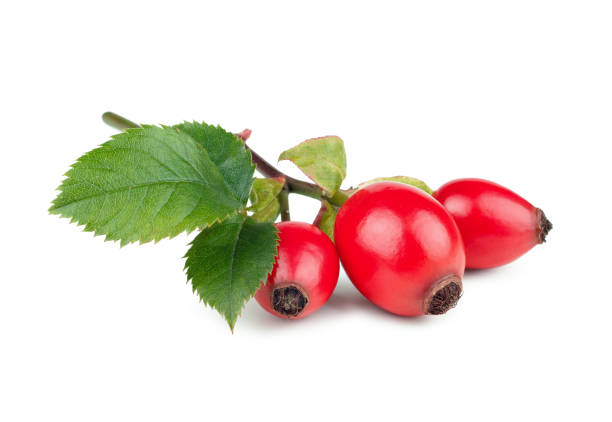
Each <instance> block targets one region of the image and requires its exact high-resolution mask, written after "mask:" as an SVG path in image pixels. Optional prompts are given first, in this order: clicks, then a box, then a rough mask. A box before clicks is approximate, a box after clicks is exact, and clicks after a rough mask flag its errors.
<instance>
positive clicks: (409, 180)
mask: <svg viewBox="0 0 612 422" xmlns="http://www.w3.org/2000/svg"><path fill="white" fill-rule="evenodd" d="M376 182H399V183H404V184H406V185H410V186H414V187H415V188H419V189H421V190H422V191H424V192H426V193H428V194H430V195H431V194H432V193H433V190H431V188H430V187H429V186H427V184H426V183H425V182H423V181H422V180H419V179H415V178H414V177H408V176H392V177H378V178H376V179H372V180H368V181H367V182H363V183H361V184H360V185H359V186H357V189H361V188H364V187H366V186H368V185H371V184H372V183H376Z"/></svg>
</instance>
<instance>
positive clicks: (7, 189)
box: [0, 0, 612, 422]
mask: <svg viewBox="0 0 612 422" xmlns="http://www.w3.org/2000/svg"><path fill="white" fill-rule="evenodd" d="M611 22H612V10H611V4H610V2H609V1H600V2H596V1H584V0H583V1H534V0H529V1H512V2H500V1H461V2H458V1H427V2H384V1H377V2H370V5H367V4H364V3H361V2H355V1H353V2H346V3H340V2H331V1H324V2H318V1H309V2H299V3H298V2H289V1H283V2H278V3H272V2H261V1H257V2H256V1H251V2H231V1H224V2H203V1H199V2H192V3H186V2H179V1H173V2H152V1H148V2H139V3H136V2H127V1H108V0H107V1H105V2H84V1H79V2H67V1H39V2H36V1H30V2H28V1H22V2H16V1H14V2H4V3H3V5H2V6H0V43H1V48H2V51H1V61H2V64H1V65H0V75H1V78H0V107H1V108H0V118H1V123H2V129H1V131H2V132H1V133H2V134H1V136H0V142H1V143H2V153H1V155H0V160H1V166H0V172H1V179H0V180H1V183H2V199H1V203H2V206H1V207H0V213H1V221H2V224H3V226H2V229H1V231H0V233H1V239H2V243H1V245H2V246H1V248H2V254H1V255H0V256H1V266H0V275H1V276H0V420H2V421H7V422H9V421H11V422H12V421H139V420H143V421H145V420H146V421H158V420H159V421H162V420H164V421H196V420H209V421H221V420H249V421H255V420H266V421H268V420H291V421H294V420H295V421H301V420H335V421H341V420H415V421H416V420H450V419H451V418H452V419H454V420H461V421H463V420H466V421H492V420H502V421H505V420H508V421H516V420H574V421H575V420H589V421H599V420H610V418H612V412H611V410H610V405H609V401H610V390H611V388H610V376H611V375H612V373H611V372H612V371H611V360H610V356H611V352H612V350H611V347H610V323H611V322H612V319H611V318H610V297H611V296H612V286H611V284H612V283H611V282H612V276H611V269H610V262H611V257H610V255H611V252H612V247H611V246H610V236H611V235H612V233H611V229H610V221H609V219H610V209H611V206H612V202H611V199H610V193H609V192H610V182H611V178H610V167H609V166H610V148H609V146H610V141H611V137H612V124H611V116H612V114H611V113H612V48H611V47H612V25H611ZM111 109H112V110H114V111H116V112H118V113H121V114H124V115H126V116H127V117H129V118H131V119H133V120H136V121H138V122H144V123H166V124H172V123H176V122H179V121H182V120H184V119H187V120H191V119H195V120H204V121H206V122H209V123H219V124H221V125H222V126H224V127H225V128H227V129H228V130H235V131H238V130H241V129H243V128H245V127H249V128H251V129H253V136H252V138H251V141H250V144H251V146H252V147H253V148H254V149H256V150H257V151H258V152H260V153H261V154H262V155H264V156H265V157H267V158H268V159H270V160H272V161H275V160H276V157H277V156H278V154H279V153H280V151H282V150H283V149H286V148H288V147H290V146H293V145H294V144H296V143H298V142H300V141H302V140H304V139H307V138H310V137H315V136H321V135H329V134H335V135H339V136H341V137H342V138H343V139H344V141H345V144H346V148H347V155H348V177H347V180H346V185H345V186H346V187H348V186H350V185H352V184H357V183H359V182H360V181H363V180H365V179H368V178H371V177H375V176H383V175H397V174H403V175H410V176H415V177H420V178H422V179H424V180H426V181H427V182H428V183H429V184H430V185H431V186H432V187H437V186H439V185H441V184H442V183H444V182H446V181H448V180H450V179H453V178H457V177H465V176H478V177H483V178H487V179H491V180H494V181H497V182H499V183H502V184H504V185H506V186H508V187H510V188H511V189H513V190H515V191H517V192H518V193H520V194H522V195H523V196H525V197H526V198H527V199H528V200H530V201H531V202H533V203H534V204H535V205H536V206H539V207H541V208H543V209H544V210H545V211H546V213H547V215H548V216H549V217H550V219H551V220H552V221H553V223H554V225H555V227H554V230H553V231H552V232H551V234H550V236H549V241H548V243H546V244H545V245H543V246H538V247H536V248H535V249H534V250H532V251H531V252H530V253H528V254H527V255H526V256H524V257H523V258H521V259H520V260H518V261H517V262H515V263H513V264H511V265H508V266H506V267H504V268H499V269H495V270H490V271H479V272H469V273H467V274H466V276H465V281H464V283H465V294H464V297H463V298H462V299H461V301H460V303H459V305H458V307H457V308H456V309H454V310H452V311H450V312H449V313H448V314H447V315H445V316H442V317H425V318H419V319H406V318H401V317H396V316H393V315H390V314H387V313H385V312H383V311H381V310H378V309H377V308H376V307H374V306H373V305H371V304H369V303H368V302H367V301H366V300H365V299H363V298H362V297H361V296H360V294H359V293H358V292H357V291H356V290H355V289H354V288H353V287H352V285H351V284H350V282H349V281H348V279H347V278H346V276H345V275H342V276H341V279H340V281H339V285H338V288H337V290H336V292H335V294H334V296H333V297H332V298H331V300H330V301H329V303H328V304H327V305H326V306H325V307H324V308H322V309H321V310H320V311H319V312H317V313H316V314H314V315H312V316H310V317H308V318H306V319H305V320H302V321H298V322H288V321H283V320H279V319H275V318H274V317H272V316H270V315H268V314H266V313H265V312H264V311H262V310H261V309H260V308H259V306H258V305H257V303H255V302H250V303H249V304H248V305H247V307H246V309H245V311H244V313H243V316H242V318H241V319H240V320H239V321H238V324H237V327H236V332H235V334H234V335H232V334H231V333H230V331H229V329H228V327H227V325H226V324H225V322H224V321H223V319H222V318H221V317H220V316H219V315H218V314H217V313H216V312H215V311H213V310H211V309H207V308H205V307H204V306H203V305H201V304H200V303H199V302H198V299H197V298H196V297H195V296H194V295H193V294H192V292H191V288H190V286H188V285H187V284H186V282H185V281H186V279H185V275H184V273H183V264H184V262H183V260H182V258H181V257H182V256H183V254H184V252H185V250H186V244H187V243H188V241H189V237H188V236H179V237H177V238H175V239H173V240H165V241H162V242H160V243H159V244H157V245H152V244H148V245H145V246H135V245H131V246H127V247H125V248H123V249H120V248H119V246H118V245H117V244H113V243H105V242H104V241H103V239H102V238H100V237H97V238H93V237H92V234H90V233H83V232H81V231H80V229H79V228H78V227H77V226H75V225H71V224H69V222H68V221H67V220H66V219H59V218H57V217H55V216H49V215H47V208H48V207H49V203H50V201H51V200H52V199H53V198H54V196H55V191H54V190H55V188H56V187H57V186H58V184H59V182H60V180H61V178H62V174H63V173H64V172H65V171H66V170H67V169H68V167H69V165H70V164H71V163H72V162H73V161H74V160H75V159H76V158H77V157H78V156H79V155H81V154H83V153H84V152H86V151H88V150H90V149H92V148H94V147H95V146H97V145H98V144H100V143H102V142H104V141H106V140H107V139H108V138H109V136H110V135H111V134H113V133H114V132H115V131H114V130H112V129H110V128H108V127H105V126H104V125H103V123H102V121H101V120H100V115H101V114H102V112H104V111H106V110H111ZM281 167H282V168H283V169H285V170H286V171H288V172H290V173H291V174H292V175H299V172H297V171H296V170H295V169H294V168H292V167H291V165H284V164H281ZM292 207H293V215H294V217H295V218H296V219H299V220H307V221H308V220H311V219H312V218H313V216H314V214H315V211H316V208H317V206H316V204H315V202H313V201H311V200H308V199H301V198H293V199H292Z"/></svg>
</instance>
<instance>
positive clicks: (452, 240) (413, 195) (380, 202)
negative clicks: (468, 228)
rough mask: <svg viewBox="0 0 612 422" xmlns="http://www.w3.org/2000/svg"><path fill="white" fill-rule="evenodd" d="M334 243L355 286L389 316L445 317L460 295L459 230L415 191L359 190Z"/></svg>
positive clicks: (387, 186) (379, 186)
mask: <svg viewBox="0 0 612 422" xmlns="http://www.w3.org/2000/svg"><path fill="white" fill-rule="evenodd" d="M334 238H335V242H336V248H337V249H338V253H339V255H340V260H341V261H342V265H343V266H344V269H345V270H346V273H347V274H348V276H349V278H350V279H351V281H352V282H353V284H354V285H355V287H357V289H358V290H359V291H360V292H361V293H362V294H363V295H364V296H365V297H366V298H368V299H369V300H370V301H372V302H373V303H374V304H376V305H378V306H380V307H381V308H383V309H385V310H387V311H389V312H393V313H395V314H398V315H405V316H417V315H423V314H443V313H445V312H446V311H447V310H448V309H450V308H452V307H454V306H455V304H456V303H457V301H458V300H459V297H460V296H461V292H462V282H461V277H462V276H463V271H464V267H465V253H464V250H463V243H462V241H461V235H460V234H459V230H458V228H457V225H456V224H455V222H454V221H453V219H452V217H451V216H450V214H449V213H448V212H447V211H446V209H444V207H442V206H441V205H440V204H439V203H438V202H437V201H436V200H435V199H433V198H432V197H431V196H430V195H427V194H426V193H424V192H423V191H421V190H419V189H417V188H415V187H412V186H408V185H405V184H401V183H396V182H380V183H375V184H372V185H369V186H366V187H365V188H362V189H360V190H359V191H357V192H356V193H355V194H353V195H352V196H351V197H350V198H349V199H348V200H347V201H346V203H345V204H344V205H343V206H342V208H341V209H340V211H339V212H338V216H337V218H336V223H335V227H334Z"/></svg>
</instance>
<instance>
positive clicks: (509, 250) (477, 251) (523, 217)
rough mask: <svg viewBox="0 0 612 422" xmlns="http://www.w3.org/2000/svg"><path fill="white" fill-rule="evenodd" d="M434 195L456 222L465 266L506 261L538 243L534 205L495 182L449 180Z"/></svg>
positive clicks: (490, 264)
mask: <svg viewBox="0 0 612 422" xmlns="http://www.w3.org/2000/svg"><path fill="white" fill-rule="evenodd" d="M434 197H435V198H436V199H437V200H438V201H440V203H442V205H444V207H446V209H447V210H448V211H449V212H450V213H451V214H452V216H453V218H454V219H455V222H456V223H457V226H459V230H460V231H461V235H462V237H463V243H464V245H465V254H466V266H467V268H493V267H498V266H500V265H504V264H507V263H509V262H511V261H514V260H515V259H517V258H518V257H520V256H521V255H523V254H524V253H525V252H527V251H528V250H530V249H531V248H532V247H533V246H535V245H536V244H538V243H539V234H538V221H537V215H536V208H535V207H534V206H533V205H531V204H530V203H529V202H527V201H526V200H524V199H523V198H521V197H520V196H519V195H517V194H516V193H514V192H512V191H511V190H509V189H506V188H505V187H503V186H501V185H498V184H497V183H493V182H490V181H488V180H482V179H458V180H453V181H451V182H448V183H446V184H445V185H444V186H442V187H441V188H440V189H438V190H437V191H436V192H434Z"/></svg>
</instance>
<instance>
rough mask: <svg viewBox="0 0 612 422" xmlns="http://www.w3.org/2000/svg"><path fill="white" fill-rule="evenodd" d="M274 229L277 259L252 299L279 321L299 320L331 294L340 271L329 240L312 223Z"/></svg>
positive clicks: (281, 224)
mask: <svg viewBox="0 0 612 422" xmlns="http://www.w3.org/2000/svg"><path fill="white" fill-rule="evenodd" d="M276 227H277V229H278V235H279V238H280V241H279V245H278V256H277V258H276V262H275V263H274V269H273V270H272V273H271V274H270V276H269V277H268V280H267V281H266V284H265V285H262V286H261V287H260V288H259V290H258V291H257V293H256V294H255V299H256V300H257V302H259V304H260V305H261V306H262V308H264V309H265V310H266V311H268V312H270V313H271V314H273V315H276V316H278V317H280V318H289V319H299V318H303V317H305V316H307V315H310V314H311V313H313V312H314V311H316V310H317V309H319V308H320V307H321V306H323V305H324V304H325V302H327V300H328V299H329V297H330V296H331V294H332V293H333V291H334V288H335V287H336V284H337V283H338V273H339V272H340V263H339V261H338V254H337V253H336V249H335V248H334V244H333V243H332V242H331V240H329V237H327V235H326V234H325V233H323V232H322V231H321V230H320V229H319V228H317V227H315V226H313V225H312V224H308V223H301V222H297V221H287V222H282V223H278V224H276Z"/></svg>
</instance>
